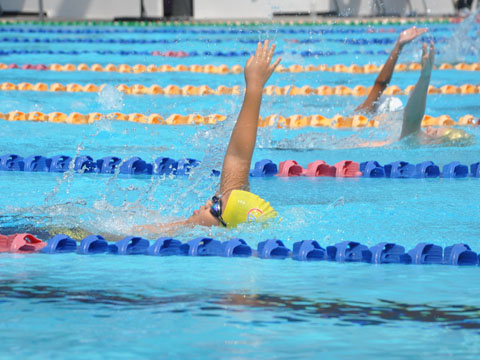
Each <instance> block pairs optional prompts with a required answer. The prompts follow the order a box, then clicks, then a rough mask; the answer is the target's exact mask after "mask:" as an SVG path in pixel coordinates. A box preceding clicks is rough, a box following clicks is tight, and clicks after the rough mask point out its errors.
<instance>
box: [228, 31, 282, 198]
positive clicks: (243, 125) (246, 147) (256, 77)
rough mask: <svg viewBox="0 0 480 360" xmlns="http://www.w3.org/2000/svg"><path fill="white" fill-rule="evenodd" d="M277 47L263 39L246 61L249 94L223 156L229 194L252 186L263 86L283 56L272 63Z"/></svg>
mask: <svg viewBox="0 0 480 360" xmlns="http://www.w3.org/2000/svg"><path fill="white" fill-rule="evenodd" d="M274 51H275V45H272V46H269V41H268V40H267V41H265V43H264V44H263V45H262V44H261V43H260V42H259V43H258V44H257V50H256V52H255V55H254V56H251V57H250V59H248V61H247V64H246V65H245V82H246V91H245V97H244V100H243V105H242V109H241V110H240V113H239V115H238V119H237V122H236V123H235V127H234V128H233V131H232V135H231V137H230V142H229V144H228V148H227V152H226V153H225V158H224V160H223V168H222V177H221V180H220V194H221V195H222V196H228V194H229V193H230V192H231V191H232V190H235V189H242V188H245V187H248V174H249V171H250V163H251V161H252V154H253V150H254V148H255V142H256V139H257V128H258V119H259V113H260V104H261V102H262V94H263V88H264V86H265V83H266V82H267V81H268V79H269V78H270V76H271V75H272V73H273V71H274V70H275V68H276V67H277V65H278V64H279V63H280V60H281V59H280V58H278V59H276V60H275V61H274V62H273V64H271V65H270V63H271V61H272V57H273V53H274Z"/></svg>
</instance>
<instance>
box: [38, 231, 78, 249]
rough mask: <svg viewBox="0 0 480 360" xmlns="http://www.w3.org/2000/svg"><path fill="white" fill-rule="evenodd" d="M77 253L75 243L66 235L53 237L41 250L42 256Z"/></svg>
mask: <svg viewBox="0 0 480 360" xmlns="http://www.w3.org/2000/svg"><path fill="white" fill-rule="evenodd" d="M75 251H77V242H76V241H75V240H73V239H72V238H71V237H70V236H68V235H63V234H59V235H55V236H54V237H53V238H51V239H50V240H48V243H47V246H45V247H44V248H43V249H42V253H44V254H59V253H69V252H75Z"/></svg>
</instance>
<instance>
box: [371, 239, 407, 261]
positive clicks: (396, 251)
mask: <svg viewBox="0 0 480 360" xmlns="http://www.w3.org/2000/svg"><path fill="white" fill-rule="evenodd" d="M370 253H371V258H370V261H368V262H371V263H372V264H410V263H411V262H412V258H411V256H410V255H408V254H406V253H405V248H404V247H403V246H401V245H397V244H394V243H387V242H382V243H380V244H378V245H375V246H372V247H371V248H370Z"/></svg>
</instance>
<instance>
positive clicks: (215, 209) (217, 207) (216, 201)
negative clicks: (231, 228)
mask: <svg viewBox="0 0 480 360" xmlns="http://www.w3.org/2000/svg"><path fill="white" fill-rule="evenodd" d="M212 202H213V204H212V206H211V207H210V214H212V215H213V217H215V218H216V219H218V221H220V223H221V224H222V225H223V226H225V227H227V223H226V222H225V221H224V220H223V219H222V203H221V200H220V198H219V197H217V196H214V197H212Z"/></svg>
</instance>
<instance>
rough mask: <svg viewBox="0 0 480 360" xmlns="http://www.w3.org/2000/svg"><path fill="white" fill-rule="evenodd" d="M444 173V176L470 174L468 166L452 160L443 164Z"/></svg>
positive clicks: (465, 175)
mask: <svg viewBox="0 0 480 360" xmlns="http://www.w3.org/2000/svg"><path fill="white" fill-rule="evenodd" d="M442 175H443V177H444V178H464V177H467V176H468V166H466V165H463V164H460V162H458V161H452V162H451V163H449V164H446V165H444V166H443V170H442Z"/></svg>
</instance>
